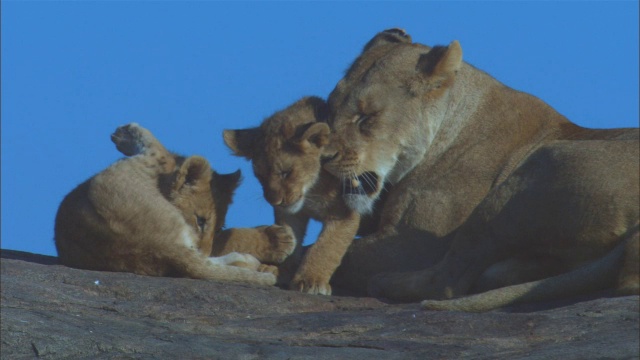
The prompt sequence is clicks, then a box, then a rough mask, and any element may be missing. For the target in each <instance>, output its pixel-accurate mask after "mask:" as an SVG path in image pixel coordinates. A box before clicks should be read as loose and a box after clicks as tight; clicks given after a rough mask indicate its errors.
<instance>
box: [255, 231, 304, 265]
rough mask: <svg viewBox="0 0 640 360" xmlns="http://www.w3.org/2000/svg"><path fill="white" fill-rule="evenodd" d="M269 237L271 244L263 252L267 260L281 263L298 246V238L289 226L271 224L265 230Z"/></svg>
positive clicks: (264, 258)
mask: <svg viewBox="0 0 640 360" xmlns="http://www.w3.org/2000/svg"><path fill="white" fill-rule="evenodd" d="M264 232H265V234H266V235H267V237H268V238H269V246H268V248H267V249H266V251H265V254H263V260H264V261H265V262H270V263H275V264H280V263H282V262H283V261H284V260H285V259H286V258H287V257H288V256H289V255H291V254H292V253H293V251H294V250H295V248H296V238H295V236H294V235H293V231H292V230H291V228H290V227H288V226H279V225H271V226H267V227H266V228H265V230H264Z"/></svg>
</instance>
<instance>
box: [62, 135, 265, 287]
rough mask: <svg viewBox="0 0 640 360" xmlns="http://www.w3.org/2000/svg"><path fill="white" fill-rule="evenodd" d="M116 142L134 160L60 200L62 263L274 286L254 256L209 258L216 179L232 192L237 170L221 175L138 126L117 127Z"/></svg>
mask: <svg viewBox="0 0 640 360" xmlns="http://www.w3.org/2000/svg"><path fill="white" fill-rule="evenodd" d="M111 139H112V141H113V142H114V143H115V144H116V147H117V148H118V150H120V151H121V152H122V153H123V154H125V155H128V156H131V157H129V158H124V159H122V160H120V161H117V162H116V163H114V164H112V165H111V166H109V167H108V168H107V169H105V170H104V171H102V172H100V173H98V174H97V175H95V176H94V177H92V178H90V179H89V180H87V181H85V182H84V183H82V184H80V185H79V186H78V187H77V188H75V189H74V190H73V191H72V192H71V193H69V194H68V195H67V196H66V197H65V198H64V200H63V201H62V203H61V204H60V208H59V209H58V213H57V216H56V223H55V244H56V248H57V250H58V255H59V259H60V262H61V263H62V264H64V265H67V266H71V267H76V268H82V269H89V270H101V271H123V272H132V273H136V274H140V275H151V276H178V277H190V278H197V279H213V280H227V281H242V282H249V283H255V284H263V285H272V284H274V283H275V280H276V279H275V276H274V275H273V274H271V273H261V272H257V271H255V270H256V269H257V268H258V267H259V266H260V263H259V262H258V260H256V259H255V258H254V257H253V256H251V255H246V254H239V253H230V254H228V255H225V256H222V257H217V258H215V257H208V255H209V254H210V253H211V249H212V242H213V237H214V231H215V230H216V228H217V227H219V224H221V223H222V222H223V220H224V219H217V218H216V216H217V213H216V202H215V199H214V197H213V191H212V190H213V189H212V184H216V182H215V181H214V182H212V176H214V174H215V175H216V176H218V177H225V176H226V177H228V178H227V179H224V181H226V183H227V184H228V188H227V189H226V190H227V193H229V194H230V193H231V192H232V191H233V190H234V189H235V187H237V183H238V180H239V174H230V175H218V174H216V173H214V172H213V171H212V170H211V167H210V166H209V163H208V162H207V160H205V159H204V158H202V157H199V156H191V157H188V158H182V157H178V156H174V155H173V154H171V153H169V152H168V151H167V150H166V149H165V148H164V146H162V144H160V142H159V141H158V140H156V139H155V137H154V136H153V135H152V134H151V133H150V132H149V131H148V130H146V129H144V128H142V127H140V126H139V125H137V124H129V125H125V126H122V127H119V128H118V129H116V131H115V133H114V134H113V135H112V136H111ZM218 180H220V179H218ZM224 181H223V182H224ZM218 183H220V182H218ZM214 186H215V185H214ZM230 201H231V197H230V195H229V198H228V200H227V201H226V204H220V205H221V206H223V207H224V211H223V212H224V213H226V206H227V205H228V204H229V202H230ZM224 213H223V214H222V216H223V217H224ZM221 220H222V221H221ZM205 254H206V255H205ZM229 265H236V266H229ZM238 266H241V267H238Z"/></svg>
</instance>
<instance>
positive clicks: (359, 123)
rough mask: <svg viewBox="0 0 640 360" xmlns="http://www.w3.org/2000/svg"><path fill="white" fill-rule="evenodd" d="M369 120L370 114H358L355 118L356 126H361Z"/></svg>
mask: <svg viewBox="0 0 640 360" xmlns="http://www.w3.org/2000/svg"><path fill="white" fill-rule="evenodd" d="M369 120H371V115H364V114H363V115H360V117H359V118H358V120H356V126H358V127H359V128H362V127H363V126H365V125H367V123H368V122H369Z"/></svg>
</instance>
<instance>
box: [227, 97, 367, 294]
mask: <svg viewBox="0 0 640 360" xmlns="http://www.w3.org/2000/svg"><path fill="white" fill-rule="evenodd" d="M326 113H327V109H326V104H325V102H324V100H322V99H320V98H317V97H307V98H303V99H301V100H299V101H298V102H296V103H294V104H293V105H291V106H290V107H288V108H287V109H285V110H282V111H280V112H277V113H275V114H274V115H273V116H271V117H269V118H268V119H266V120H265V121H264V122H263V123H262V124H261V125H260V126H259V127H256V128H251V129H243V130H225V132H224V140H225V143H226V144H227V146H229V148H231V150H233V152H234V153H235V155H238V156H243V157H245V158H247V159H249V160H251V161H252V162H253V170H254V173H255V175H256V177H257V178H258V180H259V181H260V183H261V185H262V188H263V191H264V197H265V199H266V200H267V201H268V202H269V203H270V204H271V205H272V206H273V208H274V213H275V220H276V223H277V224H279V225H287V226H290V227H291V228H292V229H293V232H294V234H295V237H296V239H297V241H298V244H299V245H301V243H302V239H303V238H304V235H305V232H306V229H307V225H308V223H309V219H310V218H312V219H316V220H319V221H321V222H322V223H323V228H322V232H321V233H320V236H319V238H318V240H317V241H316V243H315V244H313V245H312V246H311V248H310V249H309V250H308V251H307V253H306V254H305V256H304V258H303V259H302V263H301V265H300V267H299V268H298V270H297V271H296V273H295V276H294V277H293V280H292V281H291V284H290V287H291V288H292V289H296V290H300V291H303V292H307V293H311V294H323V295H331V286H330V285H329V280H330V279H331V276H332V275H333V272H334V271H335V269H336V268H337V267H338V265H340V261H341V260H342V257H343V255H344V253H345V252H346V250H347V248H348V247H349V245H350V244H351V241H352V240H353V238H354V237H355V235H356V232H357V230H358V225H359V224H360V215H359V214H358V213H357V212H355V211H353V210H350V209H349V208H348V207H347V206H346V205H345V204H344V201H343V200H342V197H341V185H340V181H339V179H337V178H335V177H334V176H332V175H331V174H329V173H327V172H325V171H324V170H322V169H321V157H322V156H323V152H324V151H325V145H326V144H327V142H328V138H329V127H328V126H327V124H325V123H324V122H322V121H323V120H324V118H325V117H326ZM298 249H299V250H300V247H298ZM300 253H301V251H297V252H296V253H295V254H296V255H295V256H297V257H300ZM298 260H299V259H298Z"/></svg>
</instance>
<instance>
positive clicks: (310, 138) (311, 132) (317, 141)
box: [298, 122, 331, 151]
mask: <svg viewBox="0 0 640 360" xmlns="http://www.w3.org/2000/svg"><path fill="white" fill-rule="evenodd" d="M330 133H331V130H329V125H327V124H325V123H320V122H318V123H313V124H311V126H309V127H308V128H307V129H306V130H304V132H303V133H302V135H300V140H299V141H298V144H299V145H300V148H301V150H303V151H305V150H308V149H309V148H310V147H312V146H314V147H316V148H322V147H324V146H325V145H327V144H328V143H329V134H330Z"/></svg>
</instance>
